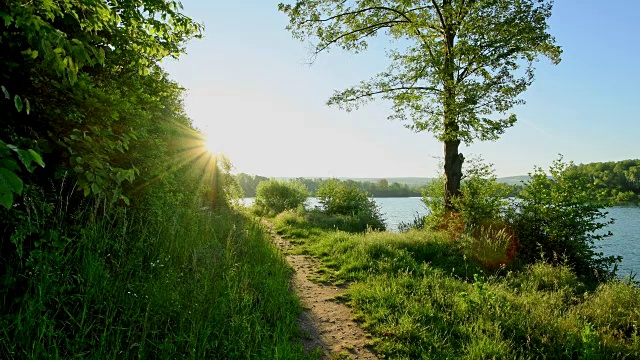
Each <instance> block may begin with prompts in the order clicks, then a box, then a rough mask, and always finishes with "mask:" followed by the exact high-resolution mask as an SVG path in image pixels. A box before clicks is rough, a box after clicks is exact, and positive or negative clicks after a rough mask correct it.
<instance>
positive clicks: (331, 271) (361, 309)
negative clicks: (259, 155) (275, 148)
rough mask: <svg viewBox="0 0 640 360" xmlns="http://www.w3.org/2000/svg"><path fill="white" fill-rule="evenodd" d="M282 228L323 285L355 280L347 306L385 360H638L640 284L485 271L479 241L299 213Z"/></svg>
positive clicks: (561, 270)
mask: <svg viewBox="0 0 640 360" xmlns="http://www.w3.org/2000/svg"><path fill="white" fill-rule="evenodd" d="M274 222H275V225H276V229H277V230H278V231H279V232H280V233H282V234H284V236H287V235H289V234H297V235H298V236H297V241H298V243H300V245H299V246H298V247H297V248H296V249H294V251H297V252H301V253H307V254H311V255H313V256H316V257H318V258H319V259H321V260H322V263H323V265H324V267H325V268H326V270H325V274H324V276H325V280H326V279H330V280H333V281H337V282H348V284H349V287H348V290H347V293H346V297H347V299H348V302H349V304H350V305H351V306H352V307H353V309H354V312H355V314H356V318H357V319H358V320H359V321H361V322H362V325H363V327H364V328H365V329H366V330H368V331H369V332H370V333H371V334H372V335H373V337H374V338H373V344H374V348H375V350H376V351H377V352H378V353H379V354H381V355H383V356H385V357H386V358H389V359H454V358H455V359H540V358H546V359H618V358H628V359H632V358H640V337H639V335H640V329H639V328H638V326H640V310H638V309H639V307H638V303H640V289H639V288H638V287H637V286H635V285H632V284H626V283H622V282H618V281H616V282H609V283H605V284H601V285H600V286H599V287H598V288H597V289H595V290H593V289H592V288H589V287H587V286H585V285H584V284H582V283H581V282H580V281H579V280H578V277H577V276H576V275H575V274H574V273H573V272H572V271H571V270H570V269H569V268H568V267H563V266H559V267H553V266H550V265H547V264H543V263H537V264H534V265H530V266H527V267H518V265H517V264H515V263H514V264H511V265H509V266H504V267H500V268H497V269H496V268H492V267H483V265H482V264H484V263H486V259H485V258H486V257H487V256H486V253H487V251H486V247H487V246H485V245H482V246H479V245H478V241H480V240H474V239H467V240H463V241H451V240H450V239H449V237H448V236H447V235H446V234H443V233H439V232H432V231H428V230H423V231H410V232H408V233H403V234H392V233H380V232H370V233H361V234H350V233H345V232H339V231H321V230H318V229H313V228H312V225H311V224H310V223H309V222H308V221H305V219H304V217H296V216H294V215H292V214H285V215H282V216H279V217H276V218H275V219H274ZM300 229H304V231H305V232H306V233H307V234H309V236H307V237H306V238H304V237H300V236H299V235H300V233H299V232H298V231H299V230H300ZM481 241H484V242H485V243H487V244H489V245H491V246H493V245H494V244H493V243H494V242H495V241H493V240H491V239H485V240H481Z"/></svg>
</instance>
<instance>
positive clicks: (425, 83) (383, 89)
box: [279, 0, 561, 209]
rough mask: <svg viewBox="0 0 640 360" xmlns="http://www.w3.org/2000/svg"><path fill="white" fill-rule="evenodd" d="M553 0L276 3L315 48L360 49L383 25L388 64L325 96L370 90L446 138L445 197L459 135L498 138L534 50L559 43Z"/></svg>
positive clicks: (453, 191) (554, 49)
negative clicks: (552, 21)
mask: <svg viewBox="0 0 640 360" xmlns="http://www.w3.org/2000/svg"><path fill="white" fill-rule="evenodd" d="M552 6H553V0H421V1H418V0H416V1H407V0H385V1H381V0H353V1H337V0H314V1H307V0H297V1H296V3H295V4H294V5H289V4H280V5H279V10H280V11H282V12H284V13H285V14H286V15H288V17H289V25H288V26H287V29H288V30H289V31H291V33H292V34H293V36H294V37H295V38H298V39H300V40H303V39H309V38H311V39H312V40H314V41H315V48H314V50H313V56H314V57H315V56H316V55H318V54H320V53H322V52H324V51H326V50H328V49H329V48H331V47H339V48H342V49H344V50H347V51H352V52H355V53H358V52H361V51H364V50H366V49H367V46H368V44H369V41H371V39H373V38H374V37H376V36H377V35H379V34H380V33H381V32H385V34H386V35H387V36H388V37H389V38H391V39H392V40H395V41H393V42H392V43H393V44H395V46H393V47H392V48H390V49H389V51H388V52H387V53H388V57H389V61H390V64H389V68H388V69H387V70H386V71H383V72H381V73H379V74H378V75H376V76H374V77H373V78H371V79H370V80H367V81H362V82H361V83H360V84H359V85H356V86H354V87H351V88H348V89H345V90H342V91H337V92H336V93H335V94H334V95H333V96H331V97H330V99H329V101H328V104H330V105H338V106H339V107H341V108H344V109H345V110H347V111H351V110H353V109H356V108H357V107H358V106H360V105H361V104H363V103H366V102H368V101H372V100H374V99H376V98H382V99H386V100H389V101H390V102H391V104H392V114H391V115H390V116H389V118H390V119H398V120H410V121H411V122H410V123H409V124H408V125H406V126H407V127H408V128H410V129H412V130H414V131H416V132H420V131H429V132H431V133H433V134H434V135H435V137H436V138H437V139H439V140H440V141H442V142H443V143H444V173H445V185H444V194H445V196H444V201H445V204H446V206H447V208H449V209H452V208H453V206H452V202H451V200H452V197H457V196H459V195H460V180H461V177H462V162H463V161H464V157H463V155H462V154H460V153H459V150H458V149H459V145H460V143H461V142H464V143H467V144H470V143H471V142H472V141H473V140H475V139H480V140H495V139H497V138H498V137H499V136H500V135H501V134H502V133H503V132H504V131H505V129H507V128H509V127H511V126H513V124H514V123H515V122H516V120H517V119H516V116H515V115H514V114H507V112H508V111H509V110H510V109H511V108H512V107H513V106H514V105H517V104H522V103H523V100H522V99H520V98H519V97H518V96H519V95H520V94H521V93H522V92H523V91H525V90H526V89H527V87H528V86H529V85H530V84H531V83H532V81H533V80H534V67H533V63H534V61H536V60H537V59H538V58H539V57H540V56H541V55H542V56H545V57H547V58H549V59H550V60H551V61H552V62H553V63H554V64H557V63H559V62H560V54H561V49H560V47H558V46H557V45H555V39H554V38H553V36H551V35H550V34H549V33H548V32H547V29H548V25H547V19H548V18H549V17H550V16H551V9H552Z"/></svg>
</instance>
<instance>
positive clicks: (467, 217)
mask: <svg viewBox="0 0 640 360" xmlns="http://www.w3.org/2000/svg"><path fill="white" fill-rule="evenodd" d="M464 173H465V175H464V177H463V179H462V183H461V185H460V192H461V195H462V196H460V197H459V198H454V199H452V202H453V206H454V208H455V209H457V211H458V213H451V212H447V211H446V209H445V207H444V178H443V177H440V178H439V179H437V180H434V181H432V182H431V183H430V184H429V185H427V188H426V189H425V191H424V192H423V197H422V201H423V202H424V204H425V205H426V206H427V207H428V208H429V209H430V210H431V213H430V214H429V215H428V217H427V219H426V224H427V226H429V227H430V228H433V229H441V230H447V231H449V232H451V233H454V234H455V235H456V237H459V236H460V235H462V233H466V234H471V233H473V232H477V231H478V230H479V229H480V228H481V227H482V226H484V225H485V224H487V223H493V222H495V221H496V220H500V219H502V216H503V214H502V212H503V210H504V208H505V206H506V205H507V203H508V201H507V198H506V197H507V195H509V193H510V192H511V190H512V188H511V187H510V186H509V185H507V184H504V183H499V182H498V181H497V178H496V175H495V173H494V170H493V168H492V165H490V164H485V163H484V162H483V161H482V159H480V158H474V159H471V160H470V161H469V162H468V163H466V164H465V170H464ZM414 222H415V221H414Z"/></svg>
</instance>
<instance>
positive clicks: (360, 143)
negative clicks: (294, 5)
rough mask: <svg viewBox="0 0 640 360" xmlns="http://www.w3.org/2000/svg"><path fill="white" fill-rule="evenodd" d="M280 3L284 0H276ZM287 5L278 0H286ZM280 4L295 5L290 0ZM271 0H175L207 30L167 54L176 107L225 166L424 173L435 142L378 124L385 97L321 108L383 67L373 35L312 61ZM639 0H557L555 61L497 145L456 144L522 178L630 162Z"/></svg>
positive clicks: (540, 71)
mask: <svg viewBox="0 0 640 360" xmlns="http://www.w3.org/2000/svg"><path fill="white" fill-rule="evenodd" d="M282 1H285V0H282ZM285 2H286V1H285ZM289 2H292V0H291V1H289ZM277 4H278V1H270V0H244V1H221V0H183V5H184V11H183V12H184V13H185V14H186V15H188V16H190V17H192V18H193V19H194V20H196V21H197V22H200V23H203V24H204V26H205V31H204V37H203V39H197V40H193V41H191V42H190V43H189V44H188V45H187V54H186V55H183V56H182V57H180V59H179V60H177V61H174V60H169V61H165V63H164V67H165V69H166V70H167V71H168V72H169V74H170V75H171V77H172V78H173V79H174V80H176V81H177V82H178V83H180V84H181V85H182V86H183V87H185V88H186V89H187V91H186V94H185V107H186V111H187V114H188V115H189V116H190V117H191V118H192V119H193V123H194V125H195V126H196V127H198V128H199V129H201V130H202V131H203V132H204V133H206V134H207V135H208V136H209V138H210V141H211V142H212V143H213V147H214V148H215V149H216V150H217V151H218V152H222V153H224V154H225V155H226V156H227V157H228V158H229V159H230V160H231V162H232V163H233V165H234V167H235V169H234V172H236V173H239V172H244V173H248V174H253V175H262V176H267V177H298V176H303V177H373V178H384V177H404V176H415V177H435V176H437V175H438V174H439V172H440V165H439V164H440V162H441V159H442V152H443V146H442V144H441V143H439V142H438V141H437V140H436V139H435V138H434V137H433V135H431V134H429V133H426V132H420V133H415V132H412V131H411V130H408V129H406V128H405V127H404V126H403V123H401V122H397V121H390V120H387V116H388V115H389V114H390V109H389V105H388V104H386V103H383V102H376V103H372V104H370V105H367V106H365V107H363V108H360V109H359V110H356V111H353V112H345V111H343V110H340V109H338V108H335V107H329V106H327V105H326V101H327V99H328V98H329V96H331V94H333V92H334V91H335V90H340V89H344V88H347V87H349V86H352V85H356V84H357V83H359V82H360V81H361V80H366V79H369V78H370V77H372V76H373V75H375V74H377V73H378V72H380V71H382V70H385V69H386V67H387V64H388V63H387V60H386V58H385V56H384V48H385V47H384V46H385V45H387V44H386V43H385V42H383V41H377V42H373V43H371V44H370V48H369V49H368V50H367V51H366V52H365V53H362V54H358V55H354V54H352V53H347V52H344V51H341V50H339V49H335V50H332V51H330V52H329V53H324V54H321V55H320V56H318V58H317V59H316V60H315V62H314V63H313V64H309V49H310V43H308V42H300V41H298V40H296V39H293V38H292V37H291V34H290V33H289V32H288V31H287V30H285V26H286V25H287V20H288V19H287V17H286V15H284V14H283V13H280V12H278V11H277ZM639 12H640V1H637V0H616V1H601V0H559V1H557V2H556V4H555V6H554V10H553V16H552V18H551V19H550V21H549V24H550V32H551V34H552V35H554V36H555V37H556V41H557V44H558V45H560V46H561V47H562V49H563V55H562V62H561V63H560V64H559V65H558V66H553V65H552V64H551V63H550V62H549V61H548V60H546V59H544V58H543V59H541V61H540V62H539V63H537V64H536V73H535V74H536V80H535V82H534V83H533V85H532V86H530V87H529V89H528V90H527V91H526V92H525V93H524V94H523V95H522V96H521V98H522V99H524V100H525V101H526V105H522V106H518V107H516V108H514V109H513V112H514V113H516V114H517V115H518V118H519V121H518V122H517V123H516V124H515V126H514V127H512V128H510V129H507V130H506V132H505V134H503V135H502V136H501V138H500V139H499V140H497V141H494V142H479V141H476V142H474V143H472V144H470V145H469V146H467V147H461V150H460V151H461V152H462V153H464V155H465V157H467V158H468V157H470V156H481V157H482V158H483V159H484V160H485V161H486V162H488V163H491V164H493V165H494V168H495V170H496V174H497V175H498V176H515V175H525V174H527V173H529V172H531V171H532V170H533V168H534V166H541V167H544V168H546V167H548V166H549V165H550V164H551V162H552V161H553V160H555V159H557V158H558V155H559V154H562V155H563V157H564V159H565V160H567V161H574V162H576V163H589V162H601V161H618V160H624V159H636V158H640V141H639V135H640V116H639V114H640V97H639V96H638V95H639V94H640V91H639V90H638V86H639V85H640V71H639V70H640V69H639V67H638V65H639V64H640V62H639V57H640V41H639V40H638V36H639V35H640V22H638V21H636V20H637V14H638V13H639Z"/></svg>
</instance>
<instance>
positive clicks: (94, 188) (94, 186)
mask: <svg viewBox="0 0 640 360" xmlns="http://www.w3.org/2000/svg"><path fill="white" fill-rule="evenodd" d="M91 191H93V193H94V194H96V195H98V194H100V186H98V184H96V183H93V184H91Z"/></svg>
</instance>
